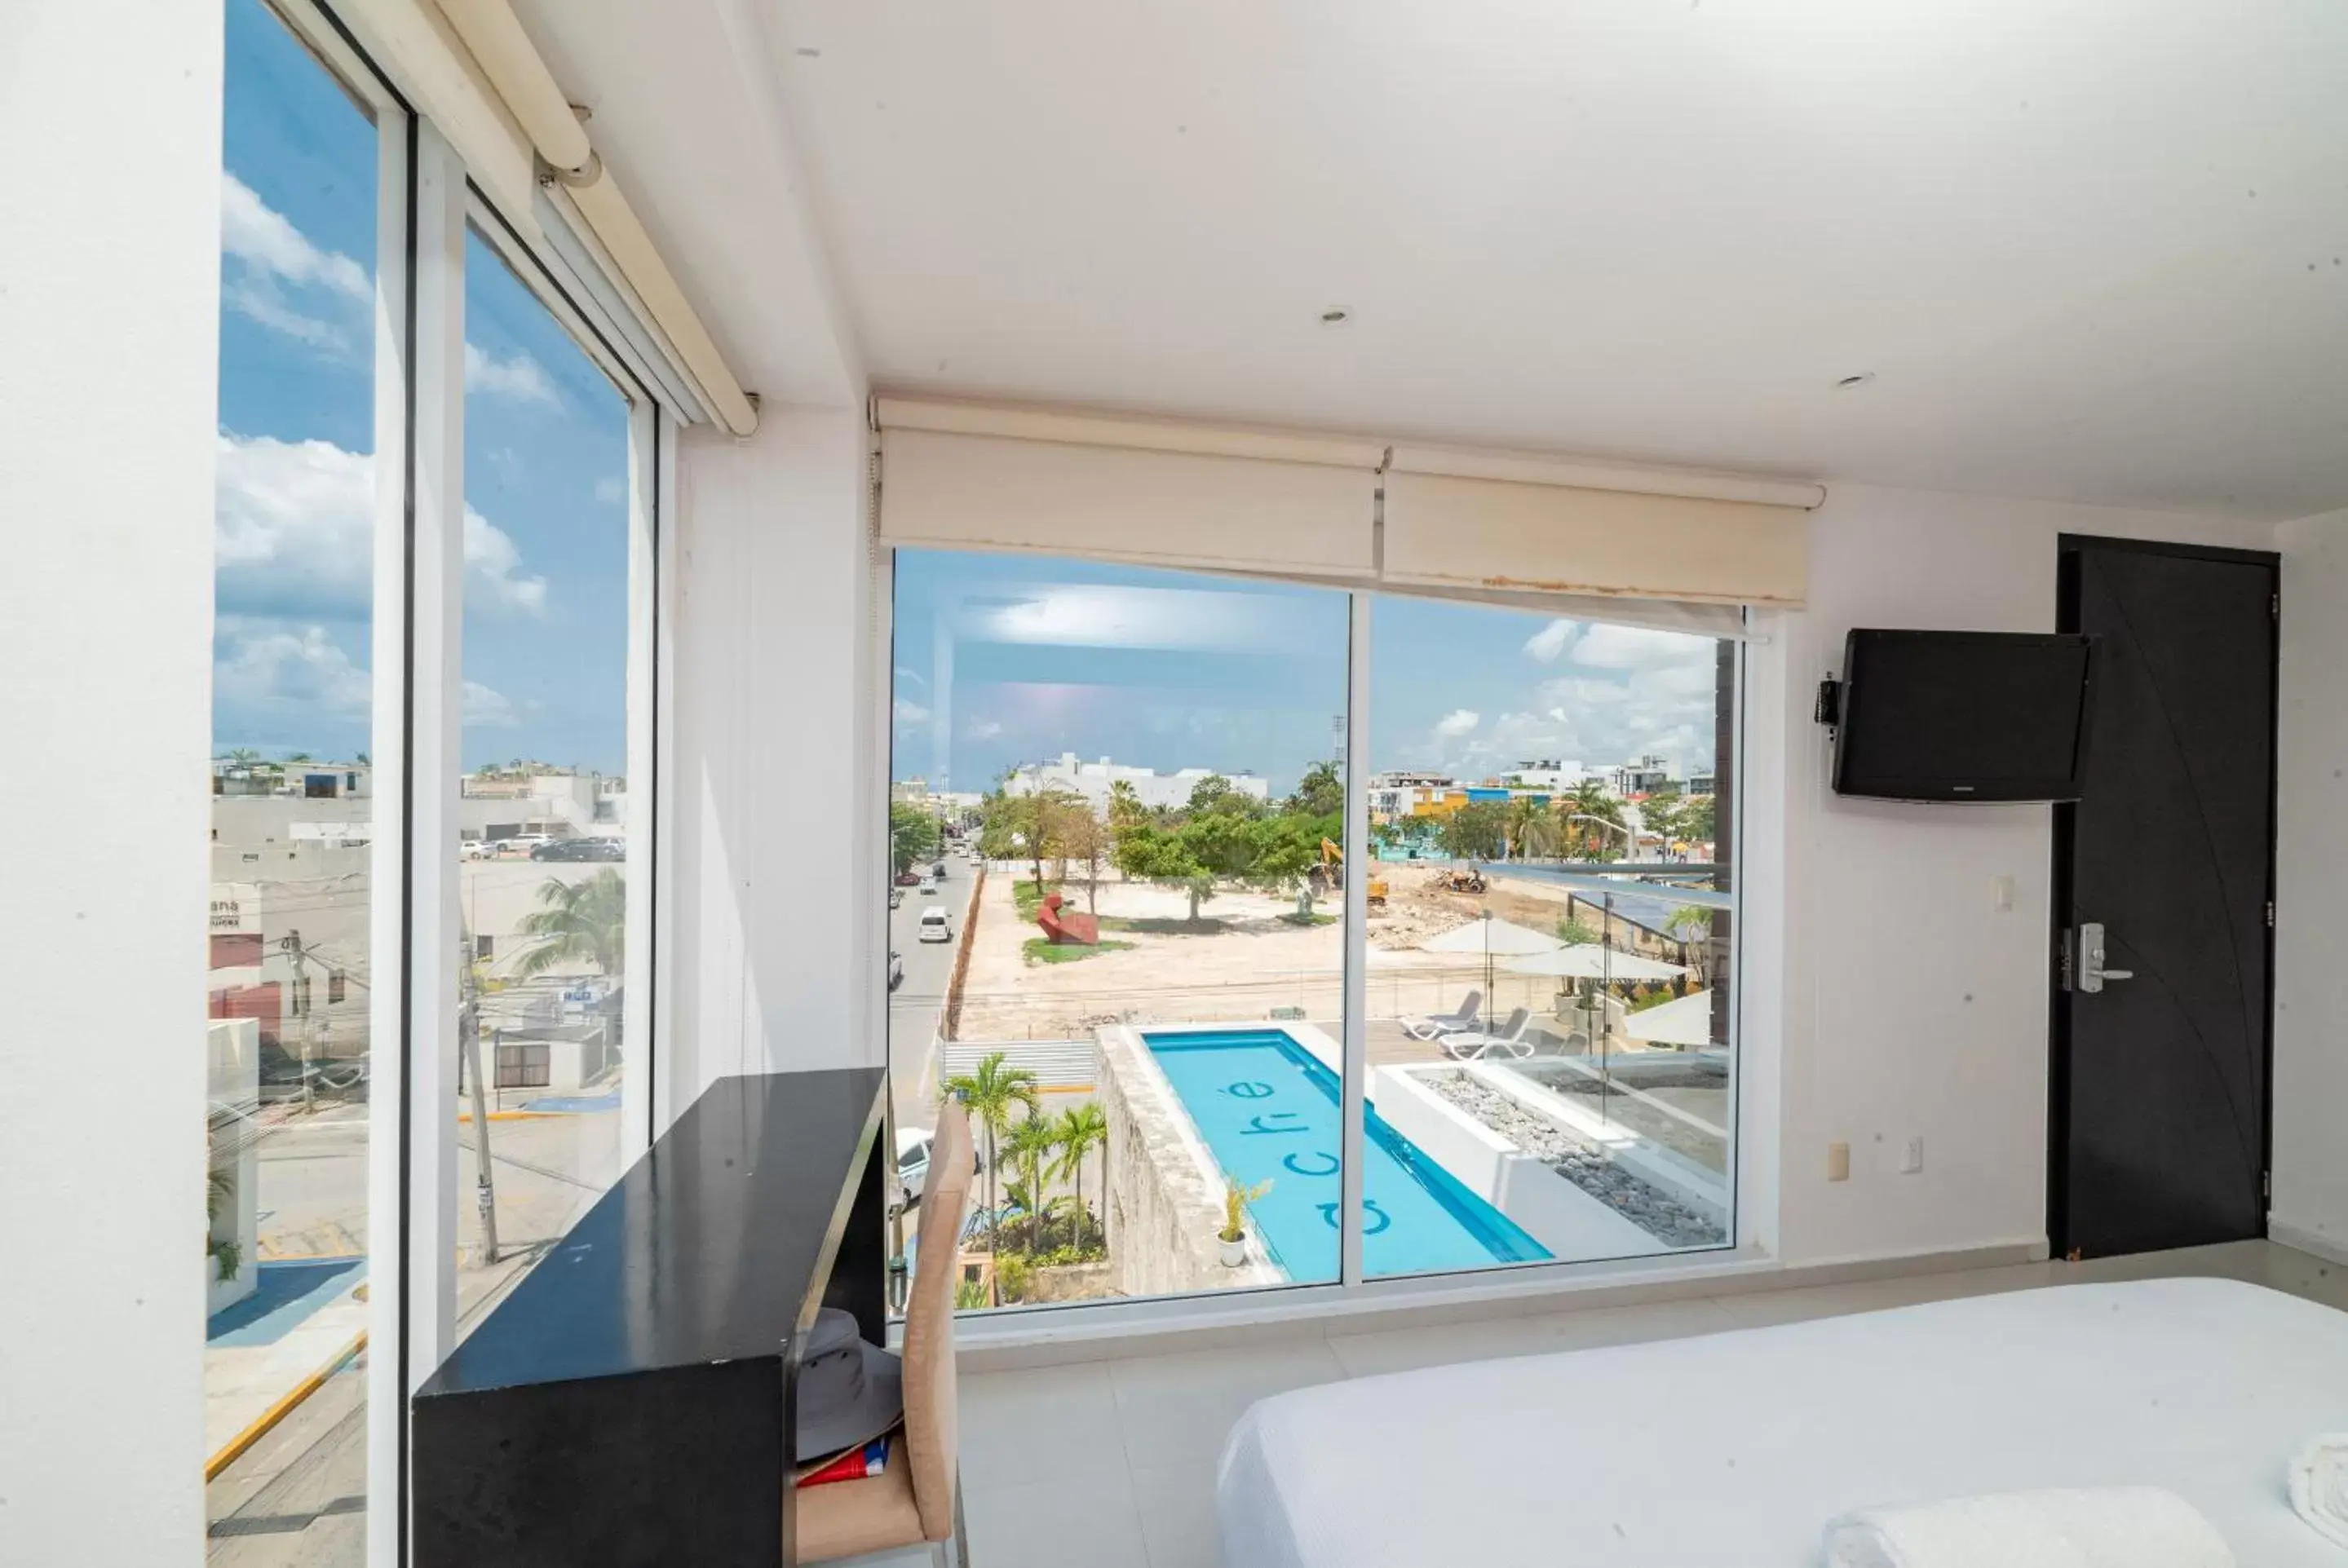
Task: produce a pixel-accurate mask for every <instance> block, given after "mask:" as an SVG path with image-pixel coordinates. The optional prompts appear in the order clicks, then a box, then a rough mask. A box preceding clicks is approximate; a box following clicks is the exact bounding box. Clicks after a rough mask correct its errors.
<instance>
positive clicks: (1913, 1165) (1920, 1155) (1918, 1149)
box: [1900, 1138, 1924, 1176]
mask: <svg viewBox="0 0 2348 1568" xmlns="http://www.w3.org/2000/svg"><path fill="white" fill-rule="evenodd" d="M1923 1168H1924V1140H1923V1139H1921V1138H1910V1139H1909V1140H1908V1143H1907V1146H1906V1147H1905V1148H1903V1149H1901V1150H1900V1173H1901V1174H1903V1175H1910V1176H1912V1175H1914V1174H1915V1173H1917V1172H1919V1171H1921V1170H1922V1169H1923Z"/></svg>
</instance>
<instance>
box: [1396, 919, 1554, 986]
mask: <svg viewBox="0 0 2348 1568" xmlns="http://www.w3.org/2000/svg"><path fill="white" fill-rule="evenodd" d="M1563 946H1565V944H1564V943H1562V942H1560V941H1559V940H1558V939H1557V938H1555V937H1552V936H1550V935H1548V934H1547V933H1545V932H1541V931H1536V930H1534V929H1533V928H1532V927H1529V926H1519V925H1518V924H1516V923H1515V922H1514V921H1511V920H1496V919H1494V918H1493V917H1492V912H1491V911H1490V910H1488V909H1487V910H1486V911H1484V913H1483V914H1482V915H1480V916H1478V917H1477V918H1475V919H1473V920H1470V921H1468V923H1467V924H1466V925H1464V926H1455V927H1452V928H1451V929H1450V930H1448V931H1446V932H1444V933H1443V935H1441V936H1439V937H1430V938H1427V939H1426V941H1424V942H1421V943H1420V944H1419V945H1418V950H1419V951H1420V952H1422V953H1480V954H1481V955H1483V958H1484V995H1485V996H1486V997H1490V996H1491V994H1492V960H1493V959H1494V958H1507V957H1509V956H1511V955H1515V954H1523V953H1548V952H1553V951H1555V950H1556V949H1557V948H1561V947H1563ZM1515 967H1516V966H1515V965H1513V964H1511V965H1510V966H1509V968H1515Z"/></svg>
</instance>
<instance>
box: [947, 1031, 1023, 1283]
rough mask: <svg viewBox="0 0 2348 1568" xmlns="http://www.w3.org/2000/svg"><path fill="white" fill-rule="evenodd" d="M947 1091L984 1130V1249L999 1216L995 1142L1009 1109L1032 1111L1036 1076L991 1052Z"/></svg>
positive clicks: (990, 1244) (992, 1239) (1007, 1119)
mask: <svg viewBox="0 0 2348 1568" xmlns="http://www.w3.org/2000/svg"><path fill="white" fill-rule="evenodd" d="M945 1090H946V1092H947V1093H949V1094H951V1095H953V1097H954V1098H955V1099H957V1100H959V1101H961V1102H963V1107H964V1108H965V1109H967V1110H968V1111H969V1112H970V1113H971V1114H972V1115H973V1116H975V1117H977V1118H978V1124H979V1125H980V1126H981V1127H983V1128H984V1129H986V1250H987V1251H989V1252H995V1251H998V1250H1000V1249H999V1248H998V1247H997V1246H996V1245H995V1239H996V1238H995V1226H996V1221H997V1219H998V1218H999V1217H1000V1216H999V1215H998V1214H996V1213H995V1207H994V1141H995V1137H996V1135H997V1134H998V1133H1000V1132H1003V1131H1004V1130H1005V1129H1006V1128H1008V1127H1009V1126H1010V1125H1011V1108H1012V1107H1013V1106H1014V1105H1024V1106H1025V1107H1026V1108H1027V1112H1028V1114H1029V1115H1031V1116H1032V1115H1033V1114H1035V1074H1034V1073H1032V1072H1030V1071H1027V1070H1026V1069H1025V1068H1024V1067H1009V1066H1005V1065H1004V1053H1003V1052H1002V1051H999V1050H992V1051H989V1052H987V1053H986V1055H985V1056H983V1057H982V1058H981V1059H980V1060H979V1063H978V1071H975V1072H960V1073H956V1074H955V1075H954V1076H953V1077H952V1078H949V1079H947V1080H946V1082H945Z"/></svg>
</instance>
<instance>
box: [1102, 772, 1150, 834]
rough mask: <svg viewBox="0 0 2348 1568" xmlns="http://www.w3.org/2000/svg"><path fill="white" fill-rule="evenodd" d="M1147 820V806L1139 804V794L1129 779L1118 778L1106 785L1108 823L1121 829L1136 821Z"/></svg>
mask: <svg viewBox="0 0 2348 1568" xmlns="http://www.w3.org/2000/svg"><path fill="white" fill-rule="evenodd" d="M1148 820H1149V808H1148V806H1146V805H1144V804H1141V795H1140V794H1139V793H1138V791H1136V790H1135V789H1134V787H1133V784H1132V783H1131V782H1130V781H1128V780H1126V779H1118V780H1117V781H1116V782H1115V783H1113V784H1110V785H1109V786H1108V825H1109V826H1111V827H1112V828H1116V829H1117V830H1119V831H1122V830H1123V829H1125V828H1128V827H1130V826H1132V825H1134V824H1135V823H1137V822H1147V821H1148Z"/></svg>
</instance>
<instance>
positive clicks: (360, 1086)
mask: <svg viewBox="0 0 2348 1568" xmlns="http://www.w3.org/2000/svg"><path fill="white" fill-rule="evenodd" d="M226 26H227V38H226V45H227V61H226V64H227V81H226V97H225V102H224V125H223V138H222V148H221V162H222V169H221V323H220V330H221V337H220V356H221V369H220V408H221V413H220V419H221V429H220V437H219V455H218V461H219V487H218V497H217V506H218V511H217V560H218V565H217V569H216V577H215V580H214V599H215V611H216V630H215V636H214V641H213V667H212V684H213V693H212V735H213V749H214V760H213V764H212V777H211V795H212V826H211V856H212V895H211V933H210V934H211V979H210V983H209V996H208V999H207V1000H208V1007H207V1012H208V1015H209V1020H210V1021H209V1023H208V1024H207V1030H206V1032H207V1045H206V1052H205V1055H206V1061H207V1063H208V1068H209V1071H208V1095H209V1105H208V1116H207V1122H208V1124H209V1129H210V1142H211V1168H210V1176H209V1181H208V1183H207V1186H206V1204H207V1214H206V1221H205V1235H204V1265H203V1267H204V1279H205V1290H206V1296H207V1300H206V1311H207V1314H208V1317H207V1319H206V1324H205V1348H204V1402H205V1430H204V1454H205V1458H206V1466H205V1469H206V1475H207V1479H208V1485H207V1486H206V1489H205V1501H206V1514H207V1519H208V1522H209V1525H210V1533H211V1558H212V1560H213V1561H215V1562H227V1563H239V1562H252V1563H259V1562H261V1561H263V1558H264V1556H265V1557H266V1560H267V1561H270V1562H283V1561H289V1560H293V1559H296V1558H298V1559H299V1560H300V1561H303V1562H311V1563H329V1562H343V1563H356V1562H359V1561H360V1560H361V1558H362V1556H363V1548H362V1536H363V1532H364V1529H365V1522H366V1520H365V1509H366V1502H367V1498H366V1432H365V1426H366V1422H365V1409H364V1407H365V1403H366V1378H365V1375H364V1371H363V1366H362V1364H363V1362H364V1356H363V1355H361V1354H358V1353H355V1350H354V1347H355V1345H356V1343H357V1336H358V1335H359V1334H360V1333H361V1331H362V1330H363V1329H365V1327H366V1314H367V1307H366V1294H365V1288H364V1287H365V1286H366V1236H367V1212H366V1191H367V1096H368V1091H369V1080H368V1068H369V1063H370V1049H369V1048H370V1043H371V1042H370V1041H369V1039H368V999H369V996H370V994H371V992H370V987H371V985H372V984H373V983H374V981H375V979H376V966H375V964H374V963H373V961H372V960H373V958H374V957H375V955H373V954H371V953H370V952H369V951H368V942H367V938H368V902H369V884H370V879H371V876H372V872H373V864H372V853H371V850H370V848H369V842H370V839H371V838H372V835H373V828H372V820H373V819H372V804H373V803H372V799H371V794H372V779H371V777H370V771H371V770H370V768H369V765H368V751H369V746H370V703H371V702H372V700H373V682H372V679H371V676H370V672H369V671H368V668H367V666H368V654H369V642H368V639H369V636H370V630H369V622H370V619H371V612H372V598H371V596H372V594H373V591H374V585H373V581H372V575H373V551H374V512H373V508H374V505H375V490H374V487H375V482H376V476H375V470H374V457H373V454H372V447H373V446H374V424H375V381H374V376H375V367H374V343H375V340H374V313H373V306H374V299H375V275H374V274H375V254H376V232H375V226H376V128H375V125H374V124H373V122H372V120H371V119H370V118H369V117H368V115H367V114H366V111H365V110H364V109H362V108H360V107H359V106H358V105H357V104H356V103H355V102H354V101H353V99H352V98H351V97H350V95H349V94H348V93H346V92H345V90H344V88H343V87H342V85H341V84H340V83H339V82H338V81H337V80H336V79H335V77H333V76H332V75H331V74H330V73H329V72H328V71H327V70H326V68H325V67H324V66H322V65H321V64H320V63H319V62H318V60H317V59H316V58H315V57H314V56H312V55H311V54H310V53H309V52H308V51H307V50H306V49H305V48H304V46H302V45H301V44H300V43H299V42H298V41H297V40H296V39H295V38H294V37H293V35H292V34H291V33H289V32H288V31H287V30H286V29H285V27H284V26H283V25H282V24H281V23H279V22H278V20H277V19H276V17H275V16H273V15H272V14H271V13H270V12H269V11H268V10H267V9H266V8H265V7H264V6H263V5H261V4H260V3H259V0H230V4H229V5H228V6H227V23H226ZM320 1374H324V1378H323V1380H320V1381H317V1382H315V1383H314V1384H313V1381H312V1380H313V1379H314V1378H319V1376H320ZM305 1389H306V1390H307V1391H306V1392H304V1390H305ZM289 1399H290V1400H291V1401H292V1403H291V1404H290V1405H289V1404H287V1403H286V1401H288V1400H289ZM256 1433H262V1434H263V1435H262V1436H261V1437H260V1438H259V1440H254V1434H256ZM241 1444H242V1445H249V1446H244V1447H242V1448H241V1449H240V1445H241ZM262 1521H265V1522H266V1531H265V1533H264V1532H258V1531H257V1530H256V1524H257V1522H262Z"/></svg>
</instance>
